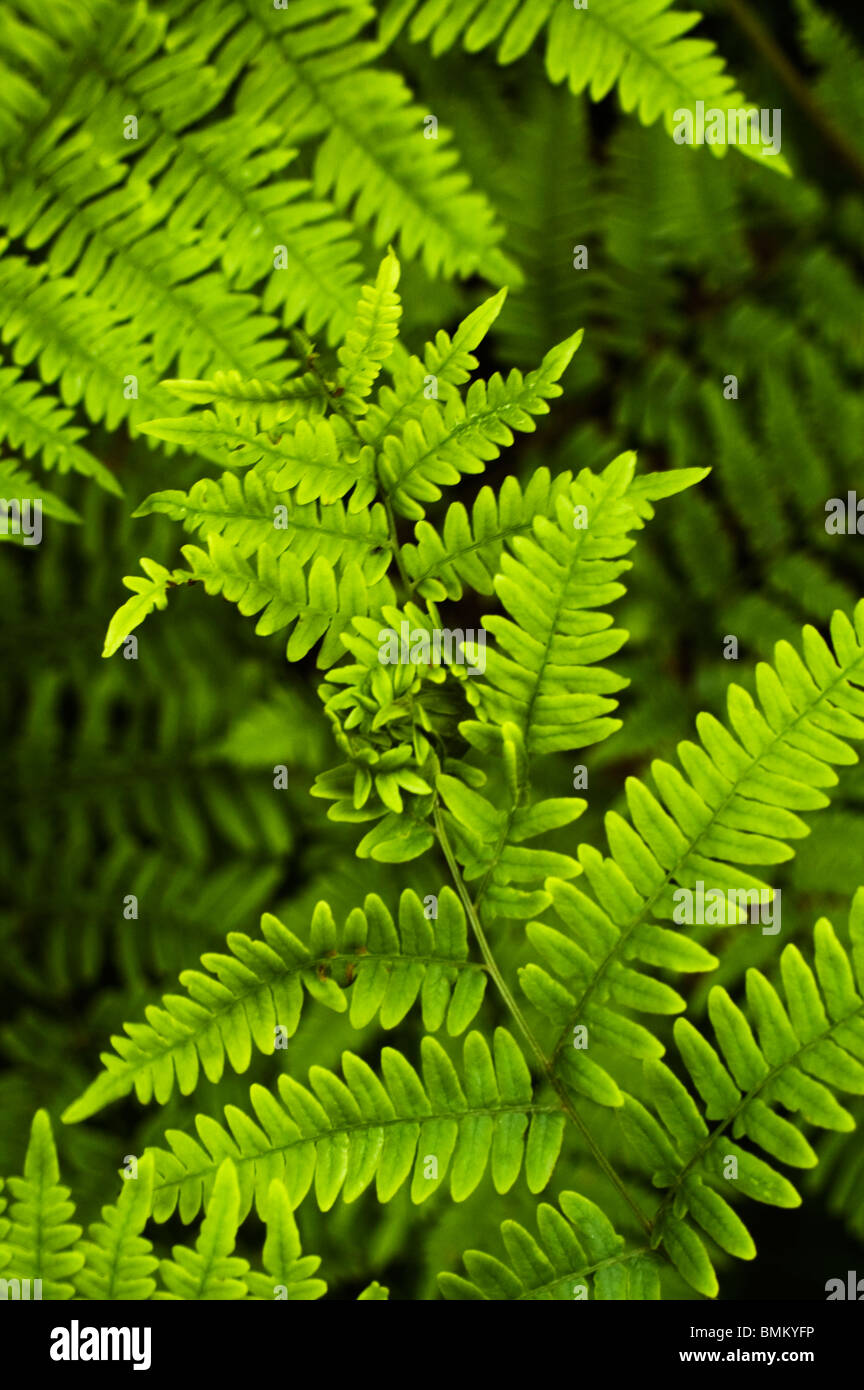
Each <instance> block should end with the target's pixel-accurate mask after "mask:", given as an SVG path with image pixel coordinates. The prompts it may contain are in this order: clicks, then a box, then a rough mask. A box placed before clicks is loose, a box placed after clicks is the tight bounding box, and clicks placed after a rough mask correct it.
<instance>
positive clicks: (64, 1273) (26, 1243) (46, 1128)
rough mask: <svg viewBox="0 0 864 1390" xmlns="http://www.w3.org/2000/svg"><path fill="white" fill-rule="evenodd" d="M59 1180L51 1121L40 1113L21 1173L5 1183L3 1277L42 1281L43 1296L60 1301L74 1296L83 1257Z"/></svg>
mask: <svg viewBox="0 0 864 1390" xmlns="http://www.w3.org/2000/svg"><path fill="white" fill-rule="evenodd" d="M59 1178H60V1169H59V1166H58V1163H57V1150H56V1148H55V1145H54V1136H53V1134H52V1131H51V1121H50V1119H49V1118H48V1112H47V1111H46V1110H38V1111H37V1112H36V1114H35V1116H34V1117H33V1124H32V1127H31V1130H30V1142H29V1143H28V1145H27V1155H26V1157H25V1160H24V1175H23V1177H18V1178H9V1179H8V1180H7V1184H6V1186H7V1189H8V1191H9V1194H10V1196H11V1198H12V1202H11V1204H10V1207H9V1218H8V1221H9V1225H8V1230H7V1232H6V1235H5V1236H4V1238H3V1253H4V1254H5V1256H6V1260H5V1268H4V1271H3V1278H4V1279H7V1280H8V1279H29V1280H31V1281H32V1280H34V1279H40V1280H41V1281H42V1291H41V1292H42V1297H43V1298H49V1299H61V1300H62V1299H70V1298H73V1297H74V1296H75V1287H74V1285H73V1284H72V1283H71V1282H70V1281H71V1280H72V1279H73V1278H74V1276H75V1275H76V1274H77V1273H78V1271H79V1270H80V1269H81V1266H82V1265H83V1263H84V1256H83V1255H82V1254H81V1253H80V1250H79V1249H77V1245H78V1240H79V1237H80V1235H81V1227H80V1226H75V1225H72V1224H71V1223H70V1221H69V1218H70V1217H71V1216H72V1215H73V1214H74V1211H75V1206H74V1204H73V1203H72V1202H70V1201H69V1200H68V1199H69V1189H68V1187H62V1186H61V1185H60V1182H59ZM70 1246H73V1247H76V1248H74V1249H69V1248H68V1247H70ZM34 1296H35V1295H34Z"/></svg>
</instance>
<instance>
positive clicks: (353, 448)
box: [142, 403, 375, 511]
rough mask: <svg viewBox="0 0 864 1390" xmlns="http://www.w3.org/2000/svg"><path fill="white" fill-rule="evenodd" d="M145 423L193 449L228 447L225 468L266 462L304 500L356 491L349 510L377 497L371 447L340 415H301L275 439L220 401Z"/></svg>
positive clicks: (149, 430)
mask: <svg viewBox="0 0 864 1390" xmlns="http://www.w3.org/2000/svg"><path fill="white" fill-rule="evenodd" d="M142 428H143V430H144V433H145V434H149V435H152V436H153V437H154V438H156V439H165V440H167V441H168V442H169V443H172V444H180V445H182V446H183V448H185V449H189V450H191V451H194V452H198V451H200V450H201V448H202V445H203V446H204V447H205V448H206V449H208V450H216V449H218V450H223V451H224V453H223V454H222V456H221V458H220V462H221V463H222V466H223V467H228V468H248V467H250V466H252V465H254V464H266V466H267V469H268V473H269V474H270V475H271V481H272V483H273V486H274V487H275V488H276V489H277V490H279V491H284V490H285V489H286V488H296V490H297V491H296V500H297V501H298V502H300V503H306V502H313V501H321V502H336V501H338V500H339V499H340V498H342V497H344V496H345V495H346V494H347V493H348V492H351V493H352V495H351V500H350V503H349V506H350V509H351V510H352V511H360V510H362V508H363V507H365V506H367V505H368V504H369V502H371V500H372V498H373V497H374V496H375V479H374V473H373V469H372V451H371V450H370V449H368V448H363V447H361V446H360V445H358V444H357V442H356V440H355V439H354V437H353V436H352V434H351V432H350V430H349V427H348V426H347V425H346V424H345V422H344V421H343V420H341V419H340V418H339V417H338V416H332V417H331V418H330V419H327V420H323V419H312V420H309V421H307V420H302V419H301V420H299V421H298V422H297V424H296V425H295V427H294V429H293V430H292V431H291V433H290V434H282V435H279V436H277V438H276V440H275V442H274V440H273V438H272V437H271V436H270V435H269V434H261V433H259V432H258V431H257V430H256V429H254V428H252V427H247V428H243V427H242V426H241V425H240V424H239V423H238V421H237V419H236V416H235V413H234V411H233V410H232V409H230V408H229V407H227V406H224V405H222V404H221V403H217V406H216V410H215V411H212V410H202V411H200V412H198V413H197V414H195V415H188V416H185V417H183V418H181V419H167V420H148V421H147V422H146V424H145V425H143V426H142ZM352 489H353V492H352Z"/></svg>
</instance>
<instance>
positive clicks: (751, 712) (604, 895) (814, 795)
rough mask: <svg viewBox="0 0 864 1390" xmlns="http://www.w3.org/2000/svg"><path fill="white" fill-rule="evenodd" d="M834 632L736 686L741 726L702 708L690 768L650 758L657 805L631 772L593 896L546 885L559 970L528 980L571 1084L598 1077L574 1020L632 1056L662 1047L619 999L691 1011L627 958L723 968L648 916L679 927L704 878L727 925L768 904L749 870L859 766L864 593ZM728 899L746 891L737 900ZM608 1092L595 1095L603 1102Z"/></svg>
mask: <svg viewBox="0 0 864 1390" xmlns="http://www.w3.org/2000/svg"><path fill="white" fill-rule="evenodd" d="M831 638H832V644H833V651H832V649H831V647H829V646H828V644H827V643H826V642H825V640H824V639H823V638H822V637H821V636H820V634H819V633H818V632H817V631H816V629H815V628H812V627H806V628H805V629H804V633H803V652H804V658H803V660H802V658H801V656H799V654H798V652H797V651H796V650H795V648H794V647H792V646H791V645H790V644H789V643H788V642H779V643H778V644H777V646H776V648H775V665H774V666H770V665H768V663H767V662H762V663H760V664H759V665H758V666H757V668H756V687H757V692H758V703H757V702H756V701H754V700H753V699H752V697H751V696H750V695H748V694H747V693H746V691H744V690H743V689H742V688H741V687H740V686H737V685H731V686H730V687H729V692H728V700H727V706H728V714H729V722H730V724H731V726H732V729H733V730H734V734H733V733H730V732H729V730H728V729H727V728H726V727H725V726H724V725H723V724H721V723H720V722H719V720H717V719H715V718H714V717H713V716H712V715H710V714H702V715H700V716H699V717H698V718H697V721H696V727H697V730H698V733H699V737H700V740H701V746H700V745H697V744H695V743H692V742H689V741H688V742H684V743H682V744H680V745H679V749H678V754H679V758H680V761H681V764H682V767H683V769H684V772H683V773H682V772H681V771H679V770H678V769H677V768H675V767H673V766H671V765H670V764H668V763H665V762H662V761H660V760H657V761H655V762H654V763H653V764H652V768H651V771H652V776H653V779H654V783H655V785H656V787H657V790H658V792H659V797H660V799H659V800H658V798H657V796H655V795H654V793H653V792H652V791H650V790H649V789H648V787H646V786H645V784H644V783H643V782H641V781H640V780H639V779H637V778H635V777H630V778H628V779H627V783H626V792H627V806H628V810H629V813H630V820H626V819H625V818H624V817H623V816H620V815H618V814H617V812H610V813H609V814H608V815H607V817H606V833H607V837H608V841H609V848H610V851H611V857H609V858H604V857H603V856H602V855H601V854H600V853H599V852H598V851H597V850H595V849H593V848H592V847H590V846H587V845H584V846H582V847H580V850H579V862H580V864H581V866H582V868H583V869H584V871H585V876H586V878H587V880H588V882H589V884H590V887H591V889H592V891H593V894H594V898H595V899H596V901H591V900H590V899H588V898H587V896H585V895H583V894H581V893H578V892H577V891H576V890H575V889H574V888H572V887H570V886H568V885H563V884H562V885H560V886H559V885H555V884H550V885H548V888H549V891H550V892H551V893H552V895H553V897H554V898H555V900H556V904H557V905H558V906H559V908H560V909H561V919H560V921H561V926H562V927H563V931H559V930H558V928H557V927H556V928H551V929H550V928H547V927H538V928H533V929H531V936H532V940H533V941H534V944H535V945H536V946H537V948H538V949H539V950H540V951H541V953H542V954H543V955H544V957H545V959H546V962H547V964H548V965H549V966H550V967H551V969H552V971H553V972H554V975H556V976H557V977H558V978H557V979H554V978H552V976H550V974H549V972H548V971H546V970H545V969H543V968H541V967H537V966H529V967H527V969H526V970H524V971H523V972H522V977H521V978H522V984H523V988H524V989H525V991H526V993H528V995H529V997H530V998H531V999H532V1002H534V1003H535V1004H536V1005H537V1006H538V1007H539V1008H540V1009H541V1010H542V1011H543V1012H544V1013H546V1014H547V1016H548V1017H550V1018H551V1019H552V1020H553V1021H554V1022H555V1023H556V1025H557V1026H558V1029H559V1033H558V1041H557V1043H556V1046H555V1055H556V1057H557V1058H558V1059H559V1062H560V1065H561V1066H562V1067H564V1068H565V1071H566V1074H567V1075H568V1076H569V1077H570V1079H572V1080H573V1082H574V1084H576V1083H577V1078H578V1075H579V1073H582V1074H583V1076H587V1074H588V1072H589V1071H590V1072H591V1076H592V1079H594V1080H598V1079H599V1078H596V1076H595V1067H596V1064H594V1063H593V1062H592V1063H591V1065H590V1066H589V1065H588V1059H587V1058H586V1057H585V1053H584V1052H579V1051H578V1050H577V1049H576V1048H574V1047H573V1046H571V1034H572V1031H573V1028H574V1027H576V1026H577V1025H580V1024H581V1025H585V1026H586V1027H587V1028H588V1039H589V1046H590V1038H591V1030H592V1025H593V1027H594V1028H595V1029H597V1028H598V1026H599V1030H600V1031H599V1033H598V1038H599V1037H602V1040H603V1041H604V1042H612V1043H613V1044H614V1045H615V1046H617V1047H618V1048H619V1049H621V1050H623V1051H625V1052H628V1053H630V1054H631V1055H636V1056H640V1055H652V1053H653V1055H655V1056H656V1055H657V1053H656V1047H657V1044H656V1043H655V1042H654V1040H653V1039H651V1038H650V1036H649V1035H647V1034H646V1033H645V1030H643V1029H641V1028H639V1027H638V1025H635V1024H633V1023H632V1022H630V1021H629V1020H627V1019H626V1018H625V1017H624V1016H623V1015H621V1014H620V1012H619V1010H618V1009H617V1008H616V1009H614V1010H613V1011H612V1013H611V1014H610V1012H609V1002H610V1000H611V1002H612V1003H613V1004H616V1005H619V1006H620V1005H626V1006H627V1007H628V1008H633V1009H637V1010H642V1011H647V1012H662V1013H666V1012H676V1011H677V1010H679V1009H680V1008H681V1007H682V1003H683V1001H681V1000H680V999H679V998H678V996H677V995H676V994H675V992H674V991H672V990H671V989H670V988H669V987H668V986H666V985H663V984H661V983H660V982H659V981H656V980H653V979H650V978H649V977H647V976H645V975H644V973H640V972H637V971H634V970H632V969H630V967H629V966H625V965H624V962H625V961H626V960H628V959H629V958H630V957H631V956H635V957H636V958H637V959H641V960H642V961H644V962H646V963H648V964H653V965H660V966H663V967H667V968H672V969H676V970H680V969H688V970H693V969H697V970H702V969H706V968H710V966H711V965H712V964H713V963H714V962H713V960H712V958H711V957H710V956H708V955H707V953H706V952H704V950H701V948H699V947H697V946H695V944H694V943H692V942H689V941H688V940H687V938H686V937H685V936H684V935H683V934H681V935H679V936H677V937H676V936H675V934H674V933H671V932H669V931H668V930H664V929H662V928H659V927H658V926H656V925H655V924H654V923H653V922H652V921H651V919H652V918H655V919H660V920H666V921H669V922H675V923H679V924H680V923H682V922H683V921H684V920H686V917H685V916H684V915H683V914H682V911H681V909H682V901H681V897H680V889H684V890H687V891H688V892H691V893H692V892H694V891H695V890H697V886H698V885H699V884H700V883H701V884H702V885H703V889H702V891H703V893H704V895H705V897H706V898H707V897H708V895H709V894H710V893H711V892H712V891H713V890H719V891H720V893H721V894H722V895H723V899H724V905H725V903H726V902H729V904H730V906H729V909H728V916H727V915H726V912H724V913H723V914H722V915H721V914H718V916H717V918H716V924H717V925H718V926H719V925H723V924H725V923H727V922H728V921H735V922H738V921H744V920H746V914H745V911H744V907H745V906H746V905H747V904H752V903H753V902H756V903H759V902H760V900H761V901H763V902H764V901H765V900H766V899H768V898H770V897H771V895H772V893H773V890H772V889H771V887H770V886H769V885H768V884H766V883H764V882H763V881H762V880H761V879H758V878H756V877H754V876H753V875H752V874H750V873H749V872H747V871H746V870H745V869H744V868H742V867H740V866H741V865H758V864H779V863H783V862H784V861H785V860H787V859H789V858H791V857H792V854H793V851H792V850H791V849H790V847H789V846H788V844H787V843H786V841H787V840H789V839H797V838H800V837H801V836H804V835H806V834H807V833H808V827H807V825H806V823H805V822H804V821H803V820H802V819H801V817H800V815H799V814H798V812H802V811H804V812H806V811H813V810H817V809H819V808H820V807H823V806H827V805H828V795H827V793H826V790H824V789H828V788H831V787H832V786H833V785H834V784H835V783H836V782H837V774H836V773H835V772H834V770H833V765H835V764H836V765H839V766H848V765H850V764H853V763H855V762H856V761H857V754H856V753H855V752H854V750H853V749H852V748H851V747H850V746H849V743H848V741H847V740H849V739H856V740H857V739H860V738H862V737H864V693H862V690H861V689H860V688H859V687H861V686H864V601H862V602H861V603H859V604H858V605H857V607H856V609H855V613H854V624H853V623H852V622H850V621H849V619H848V618H847V617H846V616H845V615H844V614H843V613H841V612H839V611H838V612H836V613H835V614H834V616H833V618H832V620H831ZM685 774H686V775H685ZM631 822H632V823H631ZM675 885H679V888H676V887H675ZM727 893H733V894H736V895H737V894H743V899H742V898H738V897H736V898H735V899H734V900H730V899H727V898H726V896H725V895H726V894H727ZM760 895H762V896H761V898H760ZM709 920H710V919H709ZM777 929H778V930H779V923H778V924H777ZM616 1034H617V1037H616ZM644 1048H647V1049H648V1052H647V1053H646V1052H644V1051H642V1049H644ZM602 1089H604V1088H603V1087H602V1086H601V1089H600V1090H595V1092H594V1094H593V1096H592V1098H593V1099H597V1100H600V1099H601V1092H602ZM605 1090H606V1093H607V1095H608V1096H609V1097H610V1099H609V1100H607V1102H606V1103H609V1104H614V1103H616V1101H615V1100H614V1099H611V1097H614V1095H615V1088H614V1085H613V1086H612V1087H609V1086H605ZM589 1094H590V1092H589Z"/></svg>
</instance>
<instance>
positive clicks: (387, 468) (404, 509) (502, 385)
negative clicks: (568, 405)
mask: <svg viewBox="0 0 864 1390" xmlns="http://www.w3.org/2000/svg"><path fill="white" fill-rule="evenodd" d="M581 340H582V333H581V331H580V332H578V333H574V334H573V335H572V337H570V338H568V339H567V340H566V341H565V342H563V343H560V344H559V345H558V346H557V347H555V348H552V349H550V351H549V352H547V354H546V356H545V357H544V358H543V361H542V363H541V364H540V366H539V367H538V368H537V369H536V371H533V372H529V373H528V375H527V376H524V377H523V375H522V373H521V372H520V371H518V370H517V369H516V368H515V367H514V368H513V370H512V371H511V372H510V373H508V375H507V377H506V379H505V378H504V377H502V376H501V375H500V374H499V373H498V372H496V373H495V374H494V376H492V377H490V378H489V380H488V381H481V380H476V381H474V382H472V384H471V386H470V387H469V389H468V392H467V395H466V397H465V400H464V402H463V401H462V400H461V399H460V398H459V397H448V399H447V400H446V402H445V404H444V405H443V408H442V406H441V405H440V404H435V403H433V402H430V403H429V404H428V405H427V406H426V408H425V409H424V411H423V413H422V415H420V416H419V418H417V417H413V418H411V419H409V420H408V421H407V423H406V424H405V425H404V427H403V428H402V429H401V430H397V431H395V432H393V433H388V434H386V435H385V436H384V438H383V440H382V442H381V451H380V454H379V456H378V462H377V466H378V474H379V478H380V480H381V485H382V487H383V488H384V490H385V491H386V493H387V495H388V496H389V498H390V500H391V502H392V505H393V507H394V509H395V510H396V512H397V513H398V514H399V515H400V516H406V517H409V518H410V519H412V520H419V519H420V518H422V517H423V516H425V512H426V506H428V505H429V503H431V502H437V501H438V499H439V498H440V497H441V485H445V486H449V485H452V484H453V483H458V481H459V478H460V476H461V475H462V474H464V473H482V472H483V469H484V467H485V465H486V463H487V462H489V461H490V460H491V459H496V458H497V457H498V455H499V453H500V451H501V446H503V447H505V448H507V447H509V446H510V445H511V444H512V443H513V431H514V430H523V431H529V432H530V431H533V430H534V429H535V428H536V426H535V424H534V421H533V419H532V416H534V415H545V414H546V413H547V412H548V410H549V407H548V405H547V404H546V402H547V400H551V399H553V398H554V397H555V396H560V395H561V387H560V386H559V385H558V384H557V383H558V380H559V378H560V377H561V376H562V375H563V373H564V371H565V369H566V367H567V365H568V363H569V362H570V359H571V358H572V356H573V354H574V352H575V351H576V349H577V348H578V346H579V343H580V342H581ZM361 434H362V431H361Z"/></svg>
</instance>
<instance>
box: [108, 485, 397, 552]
mask: <svg viewBox="0 0 864 1390" xmlns="http://www.w3.org/2000/svg"><path fill="white" fill-rule="evenodd" d="M153 513H159V514H160V515H163V516H168V517H170V518H171V520H172V521H181V522H182V523H183V525H184V527H185V529H186V530H187V531H190V532H193V533H195V532H197V533H198V534H199V535H200V536H201V537H202V539H204V540H206V539H207V538H208V537H209V536H211V535H213V536H224V538H225V540H226V542H227V543H228V545H230V547H231V549H232V550H233V551H235V552H236V553H237V554H238V555H239V556H241V557H242V558H243V559H248V558H249V556H250V555H253V554H255V553H256V552H257V551H259V550H261V549H262V547H264V546H265V545H266V546H267V547H268V549H270V550H272V551H273V552H274V554H277V555H278V554H281V552H282V551H283V550H289V549H290V550H291V552H292V554H294V555H295V556H296V558H297V559H298V560H299V561H300V564H301V565H306V564H308V562H309V561H310V560H311V559H313V558H314V557H315V556H316V555H320V556H322V558H323V559H325V560H327V561H328V562H329V563H330V564H331V565H334V566H335V565H337V564H339V563H340V562H344V563H350V562H351V561H352V560H354V561H357V562H360V561H365V560H367V559H368V558H369V556H370V555H371V554H372V553H373V552H376V553H378V554H380V556H381V558H382V560H384V561H386V559H387V556H388V555H389V551H390V547H391V541H390V533H389V530H388V527H387V517H386V515H385V513H384V509H383V507H382V506H381V504H380V503H375V504H374V505H373V506H371V507H367V508H364V510H362V511H359V512H352V511H351V510H350V509H346V507H345V505H344V503H342V502H341V501H336V502H330V503H326V502H315V501H313V502H305V503H301V502H298V501H297V500H296V494H295V493H294V492H292V491H291V490H290V489H287V488H286V489H281V490H278V489H277V488H276V487H275V486H274V485H273V475H272V473H270V472H269V470H268V469H267V468H266V467H265V468H264V470H263V471H262V470H260V469H259V468H250V469H249V471H248V472H247V473H245V474H244V475H243V477H242V478H238V477H236V476H235V475H234V474H233V473H225V474H223V476H222V477H221V478H218V479H217V478H201V479H199V481H198V482H197V483H194V484H193V485H192V487H191V488H190V489H189V491H188V492H180V491H178V490H177V489H173V488H172V489H170V490H168V491H165V492H154V493H151V495H150V496H149V497H148V498H146V499H145V501H144V502H142V503H141V506H140V507H138V509H137V510H136V511H135V512H134V513H133V515H134V516H149V515H151V514H153Z"/></svg>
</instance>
